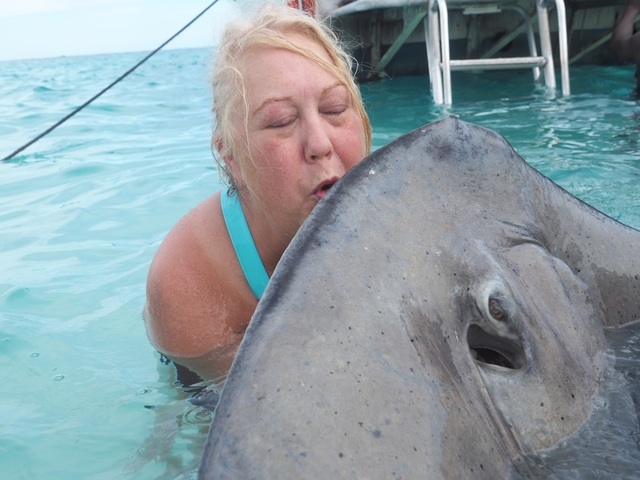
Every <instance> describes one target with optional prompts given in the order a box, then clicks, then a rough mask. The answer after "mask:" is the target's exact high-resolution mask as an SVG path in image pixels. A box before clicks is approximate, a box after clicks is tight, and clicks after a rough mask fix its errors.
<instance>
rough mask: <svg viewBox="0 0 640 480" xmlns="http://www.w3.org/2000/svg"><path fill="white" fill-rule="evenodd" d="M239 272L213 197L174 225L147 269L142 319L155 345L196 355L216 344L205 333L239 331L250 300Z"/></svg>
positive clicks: (166, 350) (217, 197)
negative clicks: (195, 333)
mask: <svg viewBox="0 0 640 480" xmlns="http://www.w3.org/2000/svg"><path fill="white" fill-rule="evenodd" d="M235 263H237V262H235ZM239 268H240V267H239V266H237V265H235V264H234V254H233V246H232V245H231V242H230V240H229V238H228V234H227V233H226V227H225V226H224V219H223V218H222V213H221V210H220V200H219V195H214V196H212V197H209V198H207V199H206V200H205V201H203V202H202V203H200V204H199V205H197V206H196V207H194V208H193V209H192V210H191V211H189V213H187V214H186V215H185V216H184V217H183V218H182V219H181V220H180V221H178V223H177V224H176V225H175V226H174V227H173V228H172V229H171V231H170V232H169V233H168V234H167V236H166V237H165V239H164V241H163V242H162V244H161V245H160V247H159V248H158V251H157V253H156V256H155V258H154V259H153V262H152V264H151V267H150V269H149V275H148V278H147V305H146V307H145V321H146V323H147V330H148V332H149V334H150V337H151V340H152V342H153V343H154V344H155V345H156V347H157V348H158V349H159V350H163V353H165V354H168V355H179V356H190V355H195V354H198V353H203V352H205V351H208V349H210V344H211V343H212V342H215V341H217V340H216V339H215V338H210V335H207V332H211V334H213V335H215V332H216V331H220V330H221V328H222V330H231V331H235V330H238V329H240V328H242V327H239V325H241V324H243V323H244V322H245V321H246V319H245V318H244V317H245V316H246V314H245V311H250V301H248V300H247V298H249V299H250V297H247V296H246V292H244V291H243V286H244V285H243V283H242V280H243V277H242V276H241V275H242V272H241V270H239ZM236 269H238V270H236ZM249 294H250V291H249ZM253 307H254V308H255V305H253ZM249 317H250V313H249ZM216 327H217V328H216ZM194 332H199V334H197V335H194Z"/></svg>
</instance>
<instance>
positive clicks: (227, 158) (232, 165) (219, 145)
mask: <svg viewBox="0 0 640 480" xmlns="http://www.w3.org/2000/svg"><path fill="white" fill-rule="evenodd" d="M215 145H216V150H218V154H219V155H220V158H222V161H223V162H224V168H225V170H226V171H227V174H228V175H229V176H230V177H231V179H230V180H231V181H232V182H233V183H234V184H235V185H236V186H238V185H242V184H243V182H242V172H241V171H240V167H239V166H238V162H236V159H235V157H234V156H233V154H232V153H231V152H227V153H226V154H224V155H223V153H222V152H224V151H225V149H224V143H223V142H222V140H220V139H218V140H216V143H215Z"/></svg>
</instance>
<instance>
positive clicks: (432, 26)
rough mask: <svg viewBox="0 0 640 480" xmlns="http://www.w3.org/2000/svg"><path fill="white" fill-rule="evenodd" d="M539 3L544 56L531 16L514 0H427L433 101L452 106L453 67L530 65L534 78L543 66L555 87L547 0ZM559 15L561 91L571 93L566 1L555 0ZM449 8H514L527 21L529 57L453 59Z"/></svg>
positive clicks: (492, 10) (548, 82) (479, 10)
mask: <svg viewBox="0 0 640 480" xmlns="http://www.w3.org/2000/svg"><path fill="white" fill-rule="evenodd" d="M531 1H532V2H535V4H536V11H537V17H538V32H539V36H540V49H541V55H538V53H537V49H536V43H535V37H534V33H533V27H532V22H531V19H530V18H529V16H528V14H527V12H526V11H525V10H524V9H523V8H522V7H520V6H518V5H515V4H514V2H513V1H508V0H507V1H500V0H428V2H429V3H428V18H427V19H425V21H424V28H425V32H424V35H425V43H426V46H427V59H428V63H429V81H430V83H431V91H432V94H433V100H434V102H435V103H436V104H438V105H441V104H446V105H451V103H452V92H451V71H453V70H489V69H494V70H495V69H514V68H531V69H532V70H533V77H534V81H538V80H539V78H540V69H541V68H542V69H543V71H544V83H545V85H547V87H549V88H550V89H555V87H556V79H555V71H554V62H553V52H552V48H551V31H550V28H549V13H548V0H531ZM554 1H555V4H556V10H557V18H558V46H559V60H560V70H561V77H562V94H563V95H564V96H568V95H569V94H570V87H569V54H568V50H569V49H568V43H567V21H566V10H565V6H564V1H563V0H554ZM449 9H458V10H463V13H464V14H467V15H481V14H487V13H497V12H500V11H502V10H513V11H515V12H517V13H518V14H520V16H522V17H523V19H524V21H525V28H526V31H527V39H528V42H529V56H527V57H508V58H480V59H466V60H451V58H450V54H449V14H448V12H449Z"/></svg>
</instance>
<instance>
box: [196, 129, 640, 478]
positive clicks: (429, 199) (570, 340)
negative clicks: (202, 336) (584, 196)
mask: <svg viewBox="0 0 640 480" xmlns="http://www.w3.org/2000/svg"><path fill="white" fill-rule="evenodd" d="M636 319H640V232H638V231H637V230H634V229H632V228H630V227H627V226H624V225H622V224H620V223H618V222H616V221H615V220H613V219H611V218H610V217H608V216H606V215H604V214H602V213H600V212H598V211H597V210H595V209H593V208H592V207H590V206H588V205H587V204H585V203H583V202H581V201H580V200H578V199H576V198H575V197H573V196H571V195H570V194H569V193H567V192H566V191H565V190H563V189H562V188H560V187H559V186H557V185H556V184H554V183H553V182H552V181H550V180H549V179H547V178H546V177H544V176H543V175H541V174H540V173H538V172H537V171H536V170H534V169H533V168H532V167H530V166H529V165H528V164H527V163H526V162H525V161H524V160H523V159H522V158H521V157H520V156H519V155H518V154H517V153H516V152H515V151H514V149H513V148H512V147H511V146H510V145H509V144H508V143H507V142H506V141H505V140H504V139H503V138H502V137H500V136H499V135H498V134H496V133H494V132H492V131H490V130H487V129H485V128H482V127H479V126H475V125H472V124H468V123H465V122H463V121H461V120H459V119H457V118H455V117H449V118H446V119H444V120H441V121H438V122H435V123H432V124H429V125H426V126H424V127H422V128H419V129H417V130H415V131H413V132H411V133H409V134H407V135H405V136H403V137H400V138H399V139H397V140H396V141H394V142H392V143H391V144H389V145H387V146H386V147H384V148H381V149H380V150H378V151H376V152H375V153H373V154H372V155H371V156H369V157H368V158H367V159H365V160H364V161H363V162H362V163H361V164H359V165H358V166H357V167H356V168H355V169H353V170H352V171H351V172H349V174H347V175H346V176H345V177H344V178H343V179H342V180H341V181H340V182H339V183H338V184H337V185H336V186H334V188H333V189H332V190H331V192H330V193H329V194H328V195H327V197H326V198H325V199H324V200H323V201H322V202H320V204H319V205H318V206H317V207H316V208H315V209H314V211H313V212H312V214H311V216H310V217H309V218H308V220H307V222H306V223H305V224H304V225H303V227H302V228H301V230H300V231H299V233H298V235H297V236H296V238H295V239H294V241H293V242H292V243H291V245H290V247H289V249H288V250H287V251H286V253H285V255H284V256H283V258H282V260H281V262H280V264H279V265H278V268H277V269H276V272H275V273H274V275H273V278H272V279H271V282H270V284H269V286H268V288H267V291H266V292H265V295H264V297H263V299H262V301H261V302H260V304H259V306H258V309H257V311H256V313H255V315H254V317H253V318H252V320H251V323H250V325H249V327H248V329H247V332H246V335H245V338H244V340H243V342H242V344H241V346H240V350H239V352H238V355H237V357H236V359H235V362H234V364H233V367H232V369H231V372H230V375H229V378H228V380H227V384H226V386H225V387H224V390H223V392H222V395H221V398H220V403H219V404H218V406H217V410H216V413H215V418H214V421H213V423H212V426H211V430H210V433H209V437H208V441H207V445H206V447H205V451H204V454H203V458H202V463H201V466H200V470H199V478H201V479H213V478H216V479H220V478H237V479H301V478H305V479H320V478H332V479H334V478H349V479H356V478H357V479H378V478H380V479H389V478H403V479H414V478H415V479H425V478H426V479H438V478H455V479H457V478H487V479H494V478H500V477H504V476H505V475H507V473H508V472H509V470H510V469H511V468H512V466H513V464H514V462H517V461H518V459H520V458H521V457H522V456H523V455H530V454H532V453H535V452H540V451H542V450H544V449H548V448H551V447H553V446H555V445H557V444H558V442H560V441H561V440H562V439H564V438H565V437H567V436H569V435H571V434H572V433H574V432H575V431H576V430H578V429H579V428H580V426H581V425H583V423H584V422H585V421H586V419H587V418H588V417H589V415H590V412H591V411H592V399H593V397H594V394H595V393H596V391H597V389H598V385H599V383H600V380H601V377H602V375H603V371H604V370H605V369H606V368H608V366H607V360H606V358H605V355H604V354H603V350H604V349H605V348H606V341H605V336H604V327H606V326H618V325H622V324H626V323H628V322H631V321H633V320H636Z"/></svg>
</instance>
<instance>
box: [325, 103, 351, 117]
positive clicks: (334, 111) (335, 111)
mask: <svg viewBox="0 0 640 480" xmlns="http://www.w3.org/2000/svg"><path fill="white" fill-rule="evenodd" d="M347 108H348V105H334V106H332V107H328V108H324V109H322V111H321V112H320V113H322V114H323V115H340V114H341V113H344V111H345V110H346V109H347Z"/></svg>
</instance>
